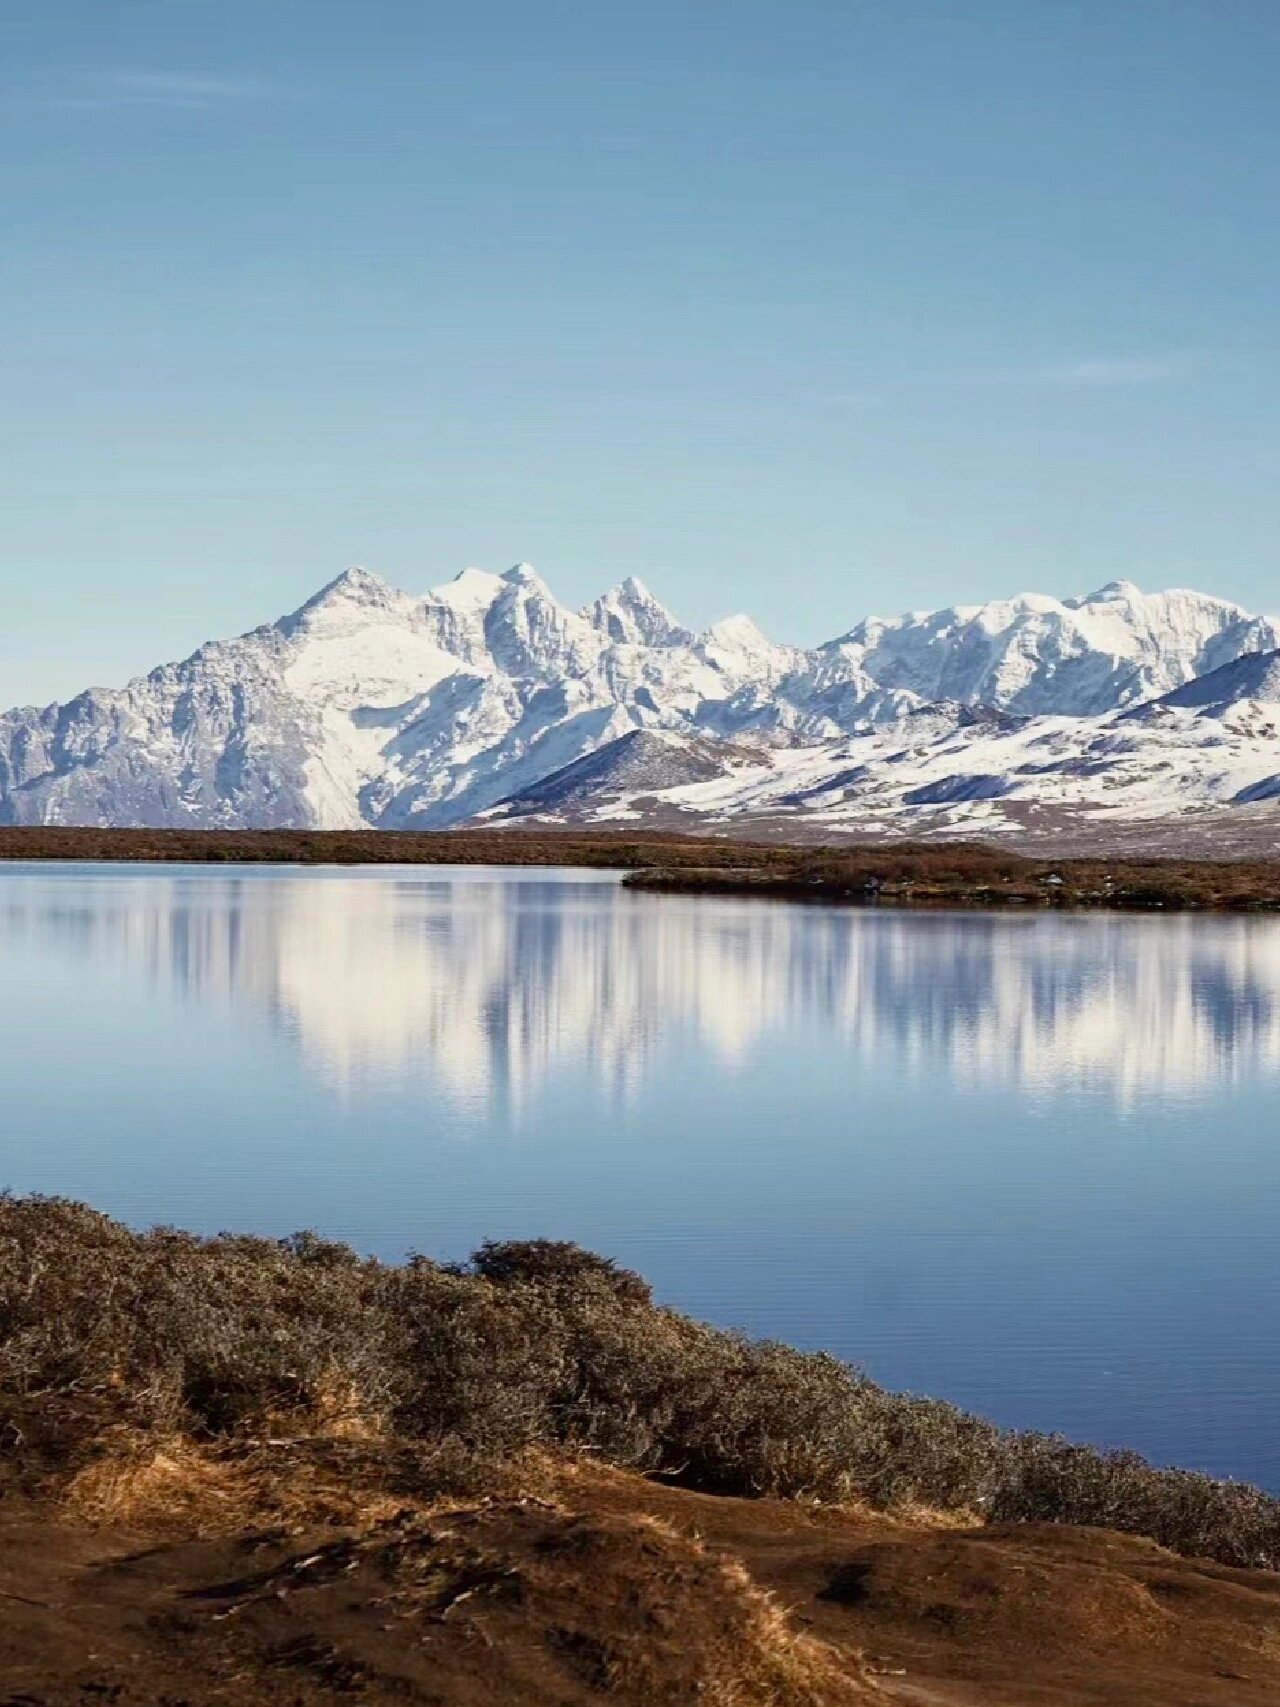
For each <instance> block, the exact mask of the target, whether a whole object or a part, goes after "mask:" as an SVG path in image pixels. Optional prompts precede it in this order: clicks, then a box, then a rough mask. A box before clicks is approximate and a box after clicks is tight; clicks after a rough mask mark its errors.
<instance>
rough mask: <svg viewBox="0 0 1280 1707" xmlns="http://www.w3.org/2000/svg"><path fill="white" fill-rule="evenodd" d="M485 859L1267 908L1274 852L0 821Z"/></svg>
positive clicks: (713, 890)
mask: <svg viewBox="0 0 1280 1707" xmlns="http://www.w3.org/2000/svg"><path fill="white" fill-rule="evenodd" d="M41 861H51V862H59V861H80V862H87V863H124V862H128V863H141V864H150V863H156V864H170V863H172V864H179V863H181V864H202V865H210V866H217V865H227V864H232V865H234V864H272V865H302V866H338V867H340V866H356V865H360V866H373V867H376V866H382V865H493V866H524V867H530V866H541V867H562V868H577V869H583V870H604V869H612V870H619V869H620V870H623V871H625V872H626V873H627V875H626V877H625V878H624V880H623V881H624V883H625V884H626V886H627V887H628V888H630V889H633V890H636V891H638V892H644V893H650V894H683V895H699V894H705V895H734V896H743V897H763V898H775V899H779V900H789V901H820V902H827V903H834V904H840V905H853V906H864V905H868V904H874V905H885V906H893V907H903V908H930V907H948V906H950V907H967V908H978V909H981V908H986V909H999V910H1003V909H1006V908H1010V909H1022V910H1031V909H1039V910H1050V909H1083V910H1092V911H1116V912H1133V911H1158V910H1167V911H1186V912H1206V911H1208V912H1267V913H1269V912H1273V911H1280V857H1277V858H1274V859H1266V860H1244V859H1221V860H1203V859H1196V860H1188V859H1179V858H1175V857H1168V858H1165V857H1153V858H1150V859H1145V860H1136V859H1133V858H1132V857H1130V856H1128V855H1125V856H1117V857H1116V858H1113V859H1107V858H1102V857H1089V858H1081V857H1070V858H1065V859H1061V860H1052V859H1048V858H1044V857H1032V856H1031V855H1028V854H1022V853H1015V852H1011V851H1008V850H1006V849H1003V848H999V847H993V846H990V845H984V844H980V843H972V842H925V843H921V842H906V841H902V842H885V841H877V842H866V843H855V842H850V843H844V844H841V845H834V846H798V845H795V844H788V843H784V842H751V841H738V840H732V839H729V838H727V837H726V838H720V837H713V836H684V835H677V834H674V833H670V834H668V833H647V832H646V833H639V832H634V833H633V832H626V831H621V830H555V831H549V830H534V829H505V830H439V831H412V830H403V831H399V830H397V831H385V830H147V829H120V830H117V829H77V828H70V827H28V826H7V827H0V868H2V866H3V864H4V863H5V862H12V863H18V862H31V863H37V862H41Z"/></svg>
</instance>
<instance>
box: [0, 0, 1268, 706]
mask: <svg viewBox="0 0 1280 1707" xmlns="http://www.w3.org/2000/svg"><path fill="white" fill-rule="evenodd" d="M1278 49H1280V12H1278V11H1277V9H1276V8H1275V7H1274V5H1270V4H1259V3H1255V0H1241V3H1237V4H1233V5H1232V6H1230V7H1227V8H1218V7H1213V6H1211V5H1209V4H1204V3H1199V0H1149V3H1144V4H1142V5H1138V6H1127V7H1117V6H1114V5H1113V4H1101V3H1088V0H1085V3H1083V4H1079V5H1072V6H1067V5H1064V4H1057V3H1048V0H1022V3H1021V4H1015V3H1013V0H970V3H968V4H965V5H963V6H960V7H957V6H955V5H954V4H951V3H948V0H895V3H894V4H892V5H889V4H882V3H878V0H787V3H786V4H780V3H777V0H715V3H714V4H707V3H699V0H684V3H682V4H674V3H671V0H655V3H654V4H651V5H649V6H647V7H645V8H643V9H641V8H624V7H620V6H612V5H604V6H601V5H599V4H595V5H591V4H588V3H586V0H563V3H562V4H559V5H556V6H545V7H529V6H527V5H520V4H517V3H516V0H476V3H474V4H473V5H471V6H470V7H469V8H467V11H466V15H465V17H464V16H463V14H462V9H461V8H457V7H453V6H443V5H436V4H425V5H424V4H411V3H408V0H374V3H372V4H369V5H366V6H364V7H362V8H359V9H353V8H348V7H347V6H345V5H337V4H323V3H322V4H311V5H307V6H303V5H301V4H297V3H280V0H256V3H255V4H253V5H249V4H248V3H247V0H221V3H220V4H217V5H214V4H211V3H208V0H191V3H189V4H184V5H183V6H180V7H175V6H172V5H168V4H160V3H158V0H118V3H116V4H113V5H111V6H110V7H103V6H101V5H100V4H96V3H92V0H45V3H43V4H41V5H39V6H37V5H35V4H33V3H32V0H13V3H12V4H11V5H10V6H8V7H6V8H5V15H4V18H3V19H2V20H0V190H2V193H3V197H4V205H5V210H6V267H5V269H4V272H3V275H0V311H2V312H3V315H4V324H5V327H6V336H5V379H6V400H7V404H8V407H7V409H6V410H5V414H4V424H3V427H2V428H0V456H2V458H3V467H4V470H5V479H4V498H5V507H4V513H5V517H6V521H7V524H8V526H7V535H6V539H5V542H4V547H3V552H2V554H0V588H2V589H3V591H4V593H5V595H6V598H5V607H4V621H3V624H0V704H3V705H12V704H17V703H23V702H31V701H35V702H40V701H44V700H47V699H50V698H53V697H65V696H66V695H69V694H71V693H74V692H75V691H77V690H78V689H79V688H81V687H83V686H85V685H87V684H89V683H90V682H94V683H112V682H119V681H123V680H124V679H125V678H126V677H128V676H129V675H131V674H134V673H137V672H138V671H141V670H144V669H146V668H148V667H150V666H151V665H153V664H156V663H159V662H161V661H164V660H167V659H169V658H173V657H179V656H183V655H185V654H186V653H187V652H189V651H190V650H192V649H193V647H194V646H196V645H197V644H198V643H199V642H200V641H201V640H204V639H206V638H211V637H214V636H221V635H226V634H231V633H235V632H238V631H240V630H242V629H244V628H247V627H250V626H252V625H254V624H256V623H258V622H262V621H268V620H271V619H273V618H275V617H277V616H279V615H281V614H282V613H284V612H286V611H288V610H290V609H292V608H294V607H295V606H297V605H298V604H299V603H301V602H302V601H303V599H305V598H306V597H307V596H308V595H309V594H310V593H312V592H314V591H315V590H316V588H318V587H319V586H320V585H321V584H322V583H323V582H325V581H327V580H329V579H331V578H332V577H333V576H334V575H335V574H337V573H338V572H339V571H340V570H341V569H342V568H343V567H344V566H346V565H347V564H350V563H357V562H358V563H363V564H365V565H367V566H368V567H369V568H371V569H373V570H374V571H375V572H377V573H379V574H381V575H383V576H385V577H386V578H387V579H388V580H389V581H391V582H392V583H394V584H395V585H398V586H401V587H404V588H405V589H407V590H410V591H415V592H417V591H425V590H426V588H427V587H429V586H431V585H433V584H436V583H438V582H440V581H443V580H447V579H449V578H450V577H451V576H452V575H453V574H455V573H456V572H457V571H458V570H460V569H461V568H462V567H463V566H464V565H466V564H468V563H478V564H483V565H484V566H486V567H489V568H492V569H498V570H500V569H503V568H505V567H506V566H508V565H509V564H510V563H512V562H514V561H516V560H517V559H528V560H530V561H532V562H533V563H535V564H536V565H537V567H538V568H539V570H540V571H541V572H542V574H543V575H544V576H545V578H546V579H547V580H548V582H549V583H550V585H551V587H552V589H553V590H554V591H555V592H556V593H557V594H558V595H559V596H560V597H561V598H562V599H563V600H564V601H565V602H566V603H568V604H571V605H577V604H581V603H583V602H585V601H586V600H587V599H589V598H590V597H592V596H594V595H595V594H596V593H597V592H599V591H601V590H603V588H604V587H605V586H607V585H609V584H610V583H612V582H615V581H617V580H618V579H620V578H621V577H622V576H624V575H626V574H629V573H634V574H638V575H640V576H641V577H642V578H643V579H644V580H645V581H646V582H647V583H648V584H649V586H650V587H651V588H652V590H653V591H654V592H655V593H656V594H657V595H658V596H659V597H660V598H661V599H663V601H664V602H665V603H667V604H668V605H669V606H670V607H671V608H672V609H673V611H674V612H675V613H676V615H677V616H679V617H680V618H681V619H682V620H683V621H685V622H687V623H689V624H691V625H693V626H700V625H702V624H704V623H706V622H709V621H711V620H713V619H714V618H715V617H717V616H719V615H723V614H725V613H727V612H730V611H735V610H746V611H748V612H750V613H751V614H752V615H753V616H754V617H755V618H756V619H757V620H758V621H759V622H760V624H761V626H762V627H763V628H764V629H765V630H766V632H768V633H769V634H771V635H772V636H774V637H775V638H777V639H781V640H790V641H800V642H813V641H817V640H819V639H823V638H826V637H828V636H830V635H832V634H835V633H838V632H840V631H841V630H843V629H845V628H847V627H849V626H850V625H851V624H852V623H853V622H855V621H856V620H857V619H858V618H859V617H861V616H863V615H865V614H867V613H869V612H873V611H874V612H880V613H889V612H894V611H897V610H901V609H906V608H921V607H929V606H935V605H944V604H951V603H956V602H963V603H976V602H978V601H980V600H982V599H986V598H991V597H997V596H1004V595H1008V594H1011V593H1013V592H1017V591H1022V590H1034V591H1040V592H1051V593H1057V594H1063V595H1066V594H1073V593H1079V592H1084V591H1088V590H1089V589H1091V588H1094V587H1097V586H1099V585H1100V584H1102V583H1104V582H1106V581H1109V580H1111V579H1114V578H1117V577H1124V578H1128V579H1132V580H1135V581H1137V582H1138V583H1139V584H1141V585H1143V586H1144V587H1148V588H1156V587H1162V586H1167V585H1194V586H1197V587H1199V588H1201V589H1203V590H1205V591H1208V592H1214V593H1218V594H1221V595H1222V596H1224V597H1230V598H1234V599H1237V600H1239V602H1241V603H1242V604H1244V605H1246V606H1247V607H1249V608H1251V609H1268V608H1269V609H1275V608H1276V607H1277V606H1280V585H1278V584H1277V577H1276V570H1275V562H1276V558H1275V538H1276V532H1277V529H1276V519H1277V500H1276V492H1277V489H1278V488H1277V482H1276V474H1277V462H1278V460H1280V458H1278V455H1277V451H1278V445H1277V437H1278V434H1277V415H1276V407H1275V394H1276V373H1275V369H1276V358H1275V340H1276V333H1275V330H1274V302H1275V300H1276V294H1277V293H1276V285H1277V271H1278V268H1277V262H1278V260H1280V224H1278V223H1277V221H1276V218H1275V214H1276V205H1275V204H1276V199H1277V185H1278V184H1280V174H1278V173H1277V164H1278V162H1277V152H1278V151H1277V146H1276V123H1275V117H1274V66H1275V65H1276V63H1277V62H1278V60H1277V50H1278Z"/></svg>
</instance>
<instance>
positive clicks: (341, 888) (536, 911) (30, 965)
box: [0, 866, 1280, 1483]
mask: <svg viewBox="0 0 1280 1707" xmlns="http://www.w3.org/2000/svg"><path fill="white" fill-rule="evenodd" d="M1277 1068H1280V922H1273V921H1271V920H1265V919H1237V918H1222V919H1217V918H1213V919H1211V918H1178V917H1171V918H1145V917H1143V918H1125V917H1118V916H1107V917H1082V918H1074V917H1070V916H1061V915H1060V916H1040V915H1036V916H1034V917H1032V916H1022V915H989V914H988V915H983V914H914V915H908V914H899V913H893V912H891V911H888V910H881V911H876V912H858V911H838V910H833V909H826V908H807V907H805V908H801V907H789V906H781V905H774V904H769V903H762V902H759V901H733V900H701V901H693V900H687V899H677V898H671V897H653V896H639V895H632V894H630V893H628V892H626V891H624V890H622V889H620V888H619V887H618V886H617V884H616V883H615V882H614V881H613V880H612V879H610V878H608V877H604V876H600V875H593V874H584V873H546V872H530V871H524V872H518V871H507V872H492V871H483V870H447V869H443V868H436V869H425V870H424V869H423V868H417V869H408V868H403V869H400V870H396V871H392V872H387V871H379V872H372V871H361V872H330V871H323V872H321V871H306V872H299V871H289V870H283V869H275V870H270V869H264V870H256V869H255V870H248V871H233V872H230V873H224V872H221V871H218V870H216V869H213V868H195V867H185V868H169V869H161V868H155V867H150V868H123V867H115V868H110V867H107V868H101V867H98V868H95V867H87V866H76V867H70V866H68V867H12V868H8V869H4V870H3V871H0V1069H2V1070H3V1083H4V1087H5V1090H4V1100H5V1121H4V1134H3V1136H0V1183H3V1182H7V1183H9V1184H11V1185H13V1186H14V1187H15V1188H18V1189H22V1190H48V1191H61V1192H68V1193H71V1194H73V1195H76V1196H82V1197H85V1198H88V1199H89V1200H91V1201H93V1202H94V1203H97V1204H99V1205H100V1206H102V1207H104V1208H108V1209H110V1210H112V1211H113V1212H115V1213H119V1214H122V1215H125V1216H127V1217H129V1218H130V1219H133V1220H139V1221H146V1220H153V1219H163V1220H171V1221H177V1222H181V1223H184V1224H189V1225H195V1226H200V1227H205V1228H212V1227H215V1226H221V1225H236V1226H246V1227H249V1226H252V1227H257V1228H261V1229H263V1230H265V1231H273V1232H283V1231H287V1230H289V1229H291V1228H293V1227H295V1226H299V1225H303V1224H311V1225H315V1226H318V1227H321V1228H323V1229H324V1230H325V1231H327V1232H331V1233H336V1234H339V1235H343V1236H346V1237H349V1238H351V1239H352V1240H353V1241H355V1242H357V1243H359V1244H360V1245H362V1246H364V1247H367V1248H370V1249H376V1250H378V1251H379V1252H381V1253H383V1254H386V1255H391V1256H394V1255H398V1254H400V1253H402V1252H403V1251H404V1250H405V1249H406V1248H408V1247H410V1246H417V1247H419V1248H422V1249H426V1250H430V1251H433V1252H439V1253H441V1254H448V1255H456V1254H459V1253H460V1252H462V1251H463V1250H465V1249H466V1248H468V1246H470V1245H472V1244H474V1243H476V1242H478V1241H479V1239H480V1238H482V1237H484V1236H486V1235H503V1234H508V1233H516V1232H519V1233H551V1234H555V1235H560V1236H567V1237H574V1238H578V1239H580V1240H581V1241H582V1242H584V1243H587V1244H594V1245H596V1246H597V1247H599V1248H602V1249H605V1250H607V1251H608V1252H609V1253H610V1254H612V1255H615V1256H618V1257H620V1258H622V1259H623V1260H626V1261H629V1262H632V1263H634V1264H635V1265H636V1266H638V1267H642V1268H644V1269H645V1270H646V1271H647V1272H648V1273H649V1274H650V1275H651V1276H652V1278H653V1279H654V1280H655V1281H656V1283H657V1284H658V1287H659V1290H660V1292H661V1294H662V1295H663V1296H665V1297H667V1298H669V1299H670V1300H671V1301H673V1302H677V1303H680V1304H682V1305H684V1306H686V1307H688V1308H690V1309H693V1310H695V1311H697V1312H699V1313H702V1314H705V1315H708V1316H711V1317H713V1318H715V1319H717V1320H721V1321H726V1322H736V1323H741V1324H743V1325H744V1326H747V1327H749V1328H751V1329H752V1330H753V1331H760V1332H770V1333H776V1334H778V1335H780V1336H782V1337H786V1338H789V1339H793V1340H796V1341H798V1342H803V1343H807V1344H821V1345H826V1346H829V1347H830V1348H831V1349H834V1350H836V1351H838V1352H840V1353H841V1354H842V1355H846V1356H850V1357H854V1358H856V1359H857V1360H859V1361H861V1362H863V1363H865V1364H866V1365H867V1366H868V1367H869V1368H870V1369H871V1370H872V1372H873V1373H875V1374H876V1375H878V1376H880V1377H881V1378H883V1379H885V1380H886V1381H889V1382H891V1383H892V1384H894V1385H909V1386H912V1387H915V1388H917V1389H919V1390H927V1391H933V1392H937V1393H941V1394H945V1395H946V1396H948V1397H952V1398H956V1399H958V1400H959V1401H961V1402H963V1403H967V1404H970V1405H973V1406H974V1407H976V1408H980V1409H982V1410H984V1411H987V1412H988V1413H991V1414H995V1415H997V1416H999V1417H1000V1418H1002V1419H1003V1420H1008V1421H1017V1422H1026V1423H1033V1424H1035V1425H1037V1426H1045V1427H1052V1426H1059V1427H1062V1428H1063V1429H1065V1430H1067V1431H1068V1432H1071V1433H1074V1434H1079V1435H1085V1436H1088V1437H1090V1438H1097V1439H1104V1440H1110V1441H1120V1440H1126V1441H1129V1442H1131V1443H1133V1444H1136V1445H1139V1446H1141V1447H1144V1448H1145V1449H1147V1450H1149V1451H1151V1452H1153V1453H1155V1454H1156V1455H1157V1456H1161V1457H1176V1458H1179V1459H1182V1460H1186V1461H1195V1462H1201V1463H1204V1464H1206V1465H1208V1466H1211V1467H1214V1468H1217V1469H1222V1470H1227V1471H1232V1472H1235V1473H1238V1474H1248V1475H1254V1476H1265V1477H1266V1478H1267V1479H1268V1480H1270V1481H1272V1482H1276V1483H1280V1447H1277V1446H1273V1445H1272V1443H1271V1429H1270V1420H1269V1419H1270V1415H1271V1414H1272V1412H1273V1411H1274V1408H1275V1405H1276V1403H1277V1401H1278V1400H1280V1367H1277V1361H1276V1360H1275V1359H1274V1358H1273V1356H1272V1347H1271V1343H1270V1338H1271V1335H1270V1323H1271V1322H1272V1321H1274V1319H1275V1314H1276V1308H1277V1305H1280V1258H1277V1257H1276V1256H1275V1254H1274V1251H1275V1246H1274V1240H1273V1236H1272V1227H1273V1225H1274V1222H1275V1213H1276V1210H1277V1207H1280V1147H1278V1146H1277V1145H1276V1144H1275V1142H1274V1132H1273V1111H1274V1106H1275V1095H1276V1089H1277V1084H1278V1083H1280V1078H1278V1075H1277Z"/></svg>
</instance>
